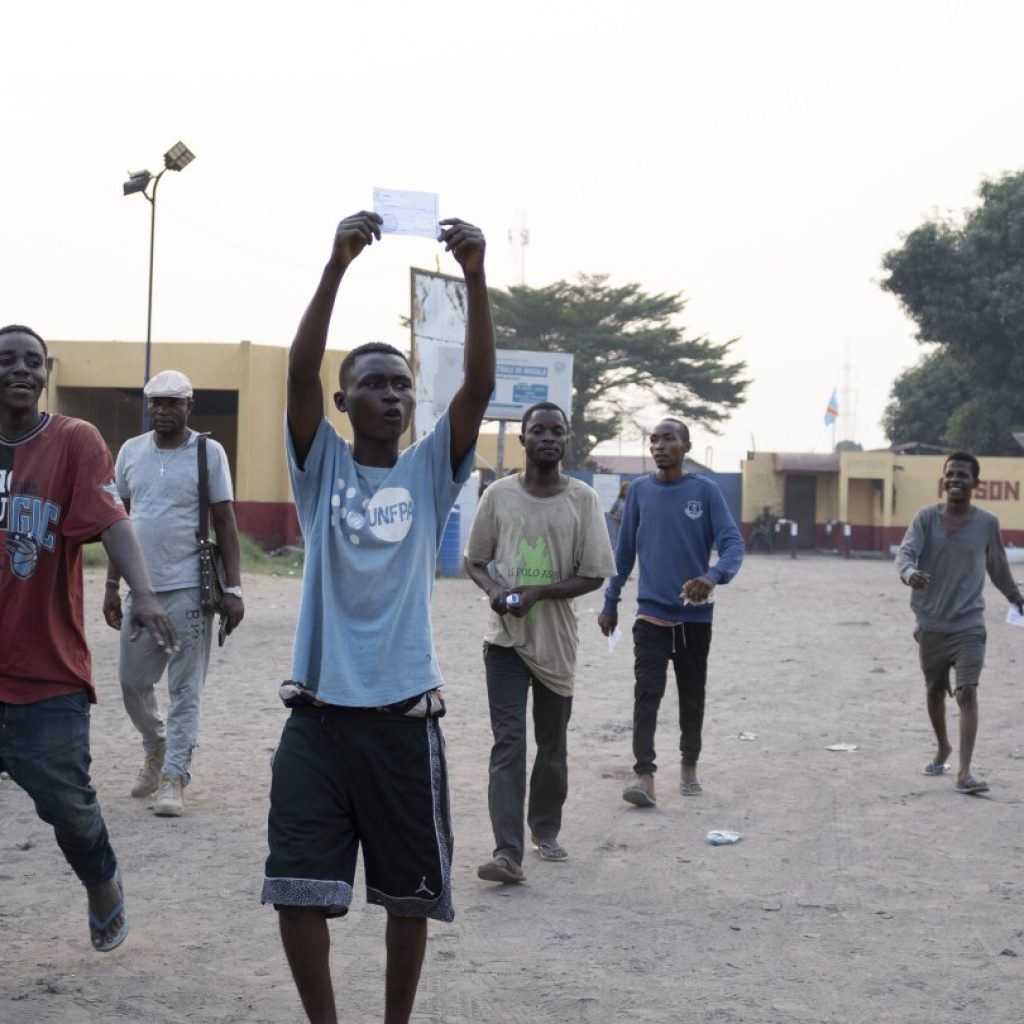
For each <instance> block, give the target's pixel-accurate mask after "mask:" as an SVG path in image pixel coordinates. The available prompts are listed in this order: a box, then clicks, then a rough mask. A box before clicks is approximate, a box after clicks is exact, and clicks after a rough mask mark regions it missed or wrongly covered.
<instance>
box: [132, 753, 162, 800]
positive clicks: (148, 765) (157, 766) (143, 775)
mask: <svg viewBox="0 0 1024 1024" xmlns="http://www.w3.org/2000/svg"><path fill="white" fill-rule="evenodd" d="M166 752H167V744H166V743H161V744H160V746H159V747H157V749H156V751H155V752H154V753H152V754H147V755H146V760H145V761H143V763H142V767H141V768H140V769H139V774H138V776H136V779H135V785H134V786H132V796H150V795H152V794H153V793H155V792H156V791H157V787H158V786H159V785H160V772H161V770H162V769H163V766H164V754H165V753H166Z"/></svg>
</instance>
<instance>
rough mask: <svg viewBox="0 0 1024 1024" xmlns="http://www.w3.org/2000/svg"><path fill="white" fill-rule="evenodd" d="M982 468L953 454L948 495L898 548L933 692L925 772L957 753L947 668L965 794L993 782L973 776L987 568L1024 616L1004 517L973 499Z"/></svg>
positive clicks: (920, 517)
mask: <svg viewBox="0 0 1024 1024" xmlns="http://www.w3.org/2000/svg"><path fill="white" fill-rule="evenodd" d="M980 473H981V467H980V466H979V465H978V460H977V459H976V458H975V457H974V456H973V455H969V454H968V453H967V452H954V453H953V454H952V455H950V456H949V458H948V459H946V463H945V466H944V467H943V470H942V485H943V488H944V489H945V491H946V500H945V501H944V502H942V503H941V504H939V505H928V506H927V507H925V508H923V509H921V511H920V512H918V513H917V515H916V516H914V521H913V522H912V523H911V524H910V528H909V529H908V530H907V533H906V536H905V537H904V538H903V543H902V544H901V545H900V549H899V551H898V552H897V553H896V569H897V571H898V572H899V574H900V579H901V580H903V582H904V583H906V584H907V586H908V587H910V588H911V589H912V590H913V593H912V594H911V595H910V607H911V608H912V609H913V612H914V617H915V618H916V619H917V629H915V630H914V638H915V639H916V640H917V644H918V653H919V655H920V659H921V669H922V671H923V672H924V682H925V687H926V689H927V694H928V698H927V699H928V717H929V719H930V720H931V723H932V729H933V730H934V732H935V739H936V740H937V741H938V749H937V750H936V753H935V757H934V758H933V759H932V760H931V761H930V762H929V763H928V764H927V765H925V768H924V774H925V775H945V774H946V771H947V770H948V767H949V766H948V765H947V764H946V758H947V757H949V755H950V754H951V753H952V752H953V748H952V746H951V745H950V742H949V736H948V734H947V732H946V694H947V693H952V692H953V689H952V688H951V687H950V682H949V673H950V669H953V670H954V671H955V673H956V688H955V691H956V702H957V704H959V705H960V767H959V770H958V772H957V777H956V788H957V791H958V792H960V793H984V792H987V790H988V783H987V782H985V781H984V780H983V779H976V778H974V777H973V776H972V775H971V757H972V756H973V754H974V741H975V738H976V737H977V734H978V681H979V678H980V676H981V668H982V665H983V663H984V661H985V639H986V634H985V599H984V598H983V597H982V591H983V590H984V589H985V573H986V572H987V573H988V575H989V578H990V579H991V580H992V582H993V583H994V584H995V585H996V586H997V587H998V588H999V590H1000V591H1001V592H1002V593H1003V595H1004V596H1005V597H1006V599H1007V600H1008V601H1009V602H1010V603H1011V604H1015V605H1016V606H1017V608H1018V610H1019V611H1020V612H1021V613H1022V614H1024V595H1022V594H1021V591H1020V587H1018V586H1017V584H1016V583H1015V582H1014V580H1013V577H1012V576H1011V575H1010V566H1009V564H1008V563H1007V560H1006V552H1005V551H1004V550H1003V541H1002V537H1001V536H1000V534H999V520H998V519H997V518H996V517H995V516H994V515H992V513H991V512H986V511H985V510H984V509H980V508H975V507H974V506H973V505H972V504H971V497H972V495H973V494H974V488H975V487H977V486H978V477H979V475H980Z"/></svg>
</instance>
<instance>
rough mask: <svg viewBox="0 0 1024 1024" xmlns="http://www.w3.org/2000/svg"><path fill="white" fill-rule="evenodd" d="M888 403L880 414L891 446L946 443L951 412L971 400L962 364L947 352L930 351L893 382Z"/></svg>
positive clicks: (940, 444) (969, 383)
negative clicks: (909, 443) (916, 443)
mask: <svg viewBox="0 0 1024 1024" xmlns="http://www.w3.org/2000/svg"><path fill="white" fill-rule="evenodd" d="M890 396H891V400H890V402H889V404H888V405H887V406H886V408H885V412H884V413H883V415H882V426H883V427H884V429H885V436H886V437H888V438H889V440H890V441H891V442H892V443H893V444H901V443H908V442H911V441H917V442H919V443H920V444H931V445H937V446H942V445H944V444H948V443H949V442H948V441H947V438H946V432H947V429H948V427H949V419H950V417H951V416H952V415H953V413H954V412H955V411H956V410H957V409H958V408H959V407H960V406H961V405H963V404H964V402H966V401H967V400H968V399H969V398H970V397H971V380H970V377H969V375H968V373H967V370H966V369H965V368H964V365H963V363H962V362H960V360H958V359H957V358H956V357H955V356H953V355H951V354H950V353H949V351H948V350H947V349H944V348H938V349H936V350H935V351H934V352H929V353H928V355H926V356H925V357H924V358H923V359H921V360H920V362H918V363H917V364H916V365H914V366H911V367H910V368H909V369H907V370H904V371H903V373H901V374H900V375H899V376H898V377H897V378H896V380H895V381H894V382H893V385H892V391H891V392H890Z"/></svg>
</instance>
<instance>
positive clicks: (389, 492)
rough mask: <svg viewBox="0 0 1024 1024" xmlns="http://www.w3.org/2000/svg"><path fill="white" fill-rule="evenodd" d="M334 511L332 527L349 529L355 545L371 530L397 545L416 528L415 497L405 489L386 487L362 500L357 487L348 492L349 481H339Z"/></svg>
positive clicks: (350, 537)
mask: <svg viewBox="0 0 1024 1024" xmlns="http://www.w3.org/2000/svg"><path fill="white" fill-rule="evenodd" d="M342 493H344V496H345V497H344V499H343V498H342ZM331 508H332V509H333V511H332V513H331V525H332V526H333V527H335V528H336V529H341V530H346V529H347V530H348V531H349V533H348V539H349V540H350V541H351V542H352V543H353V544H359V543H360V534H362V533H365V532H366V531H367V530H368V531H369V532H370V533H371V534H372V535H373V536H374V537H375V538H376V539H377V540H382V541H384V542H385V543H388V544H397V543H398V542H399V541H400V540H404V539H405V536H406V534H407V533H408V532H409V527H410V526H412V519H413V500H412V495H411V494H410V493H409V492H408V491H407V490H406V489H405V488H404V487H384V488H382V489H381V490H379V491H378V492H377V493H376V494H375V495H373V497H372V498H364V499H362V501H360V500H359V492H358V491H357V490H356V488H355V487H349V488H348V489H347V490H345V481H344V480H339V481H338V491H336V492H335V493H334V494H333V495H332V496H331Z"/></svg>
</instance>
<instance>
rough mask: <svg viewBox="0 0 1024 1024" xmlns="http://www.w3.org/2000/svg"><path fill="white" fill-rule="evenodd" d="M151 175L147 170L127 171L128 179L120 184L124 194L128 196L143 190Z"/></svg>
mask: <svg viewBox="0 0 1024 1024" xmlns="http://www.w3.org/2000/svg"><path fill="white" fill-rule="evenodd" d="M152 177H153V175H152V174H150V173H149V171H129V172H128V180H127V181H126V182H125V183H124V185H123V186H122V187H123V188H124V194H125V195H126V196H130V195H132V194H134V193H135V192H145V191H146V187H147V186H148V185H149V182H150V179H151V178H152Z"/></svg>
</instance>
